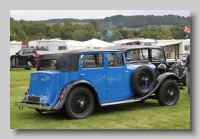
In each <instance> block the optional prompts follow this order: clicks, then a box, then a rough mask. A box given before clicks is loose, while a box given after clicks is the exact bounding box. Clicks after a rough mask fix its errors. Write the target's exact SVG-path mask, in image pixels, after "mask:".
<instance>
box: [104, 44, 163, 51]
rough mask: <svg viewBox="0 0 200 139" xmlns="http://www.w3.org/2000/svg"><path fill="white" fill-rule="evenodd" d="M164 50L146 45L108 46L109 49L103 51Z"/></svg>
mask: <svg viewBox="0 0 200 139" xmlns="http://www.w3.org/2000/svg"><path fill="white" fill-rule="evenodd" d="M141 48H143V49H145V48H146V49H155V48H156V49H163V48H161V47H159V46H144V45H117V46H107V47H103V49H115V50H122V51H126V50H129V49H141Z"/></svg>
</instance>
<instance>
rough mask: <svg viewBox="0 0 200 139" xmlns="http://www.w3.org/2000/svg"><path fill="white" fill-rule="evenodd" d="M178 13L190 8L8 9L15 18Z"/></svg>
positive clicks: (102, 16)
mask: <svg viewBox="0 0 200 139" xmlns="http://www.w3.org/2000/svg"><path fill="white" fill-rule="evenodd" d="M169 14H173V15H179V16H184V17H187V16H190V10H10V17H13V18H14V19H15V20H20V19H23V20H33V21H35V20H48V19H58V18H75V19H100V18H106V17H110V16H113V15H124V16H133V15H155V16H157V15H169Z"/></svg>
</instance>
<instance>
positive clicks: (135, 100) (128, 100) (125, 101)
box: [100, 98, 141, 106]
mask: <svg viewBox="0 0 200 139" xmlns="http://www.w3.org/2000/svg"><path fill="white" fill-rule="evenodd" d="M137 101H141V99H139V98H137V99H136V98H130V99H126V100H122V101H117V102H109V103H103V104H100V105H101V106H108V105H115V104H123V103H130V102H137Z"/></svg>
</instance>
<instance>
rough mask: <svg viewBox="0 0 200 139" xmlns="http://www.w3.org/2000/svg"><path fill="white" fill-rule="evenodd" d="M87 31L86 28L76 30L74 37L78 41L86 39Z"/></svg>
mask: <svg viewBox="0 0 200 139" xmlns="http://www.w3.org/2000/svg"><path fill="white" fill-rule="evenodd" d="M86 34H87V33H86V31H85V30H76V31H75V32H74V33H73V39H74V40H77V41H85V40H86Z"/></svg>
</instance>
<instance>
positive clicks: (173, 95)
mask: <svg viewBox="0 0 200 139" xmlns="http://www.w3.org/2000/svg"><path fill="white" fill-rule="evenodd" d="M179 95H180V90H179V86H178V83H177V82H176V81H175V80H171V79H167V80H165V81H164V82H163V83H162V84H161V86H160V87H159V89H158V91H157V99H158V102H159V104H160V105H161V106H172V105H175V104H176V103H177V102H178V99H179Z"/></svg>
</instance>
